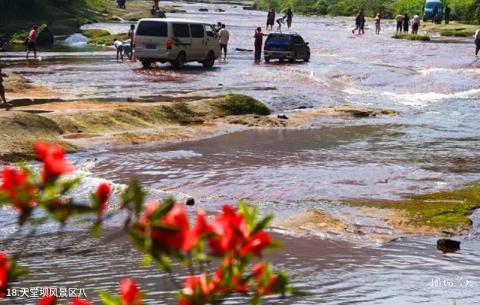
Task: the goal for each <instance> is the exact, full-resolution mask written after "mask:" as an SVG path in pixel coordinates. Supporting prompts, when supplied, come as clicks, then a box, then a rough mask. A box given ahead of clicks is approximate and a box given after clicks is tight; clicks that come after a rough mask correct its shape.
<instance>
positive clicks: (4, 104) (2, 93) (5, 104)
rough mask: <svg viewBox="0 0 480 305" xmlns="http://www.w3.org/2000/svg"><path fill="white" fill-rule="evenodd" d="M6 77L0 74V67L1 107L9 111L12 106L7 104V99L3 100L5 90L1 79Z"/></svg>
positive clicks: (0, 72) (0, 71)
mask: <svg viewBox="0 0 480 305" xmlns="http://www.w3.org/2000/svg"><path fill="white" fill-rule="evenodd" d="M4 77H7V75H6V74H3V73H2V67H1V66H0V98H1V99H2V104H1V105H2V107H5V109H6V110H10V108H12V107H13V106H12V105H11V104H9V103H7V99H6V98H5V88H4V87H3V78H4Z"/></svg>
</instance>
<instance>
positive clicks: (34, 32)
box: [26, 25, 38, 59]
mask: <svg viewBox="0 0 480 305" xmlns="http://www.w3.org/2000/svg"><path fill="white" fill-rule="evenodd" d="M37 39H38V26H36V25H34V26H33V27H32V29H31V30H30V33H28V38H27V47H28V51H27V56H26V57H27V59H28V56H29V55H30V52H33V58H37Z"/></svg>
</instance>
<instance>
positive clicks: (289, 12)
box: [283, 8, 293, 30]
mask: <svg viewBox="0 0 480 305" xmlns="http://www.w3.org/2000/svg"><path fill="white" fill-rule="evenodd" d="M283 18H284V19H287V26H288V29H289V30H290V28H291V27H292V21H293V12H292V9H291V8H289V9H288V10H287V13H286V14H285V17H283Z"/></svg>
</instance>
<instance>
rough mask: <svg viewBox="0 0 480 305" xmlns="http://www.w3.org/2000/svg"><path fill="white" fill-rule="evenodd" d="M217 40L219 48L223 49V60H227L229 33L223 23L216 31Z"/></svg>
mask: <svg viewBox="0 0 480 305" xmlns="http://www.w3.org/2000/svg"><path fill="white" fill-rule="evenodd" d="M218 40H219V42H220V50H221V51H223V56H224V57H223V60H224V61H227V50H228V41H229V40H230V33H229V32H228V31H227V30H226V29H225V24H222V29H221V30H220V32H218Z"/></svg>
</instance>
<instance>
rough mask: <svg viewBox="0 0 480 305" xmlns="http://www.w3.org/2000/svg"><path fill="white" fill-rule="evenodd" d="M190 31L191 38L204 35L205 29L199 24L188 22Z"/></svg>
mask: <svg viewBox="0 0 480 305" xmlns="http://www.w3.org/2000/svg"><path fill="white" fill-rule="evenodd" d="M190 31H191V32H192V38H203V37H205V31H204V28H203V25H201V24H190Z"/></svg>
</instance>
